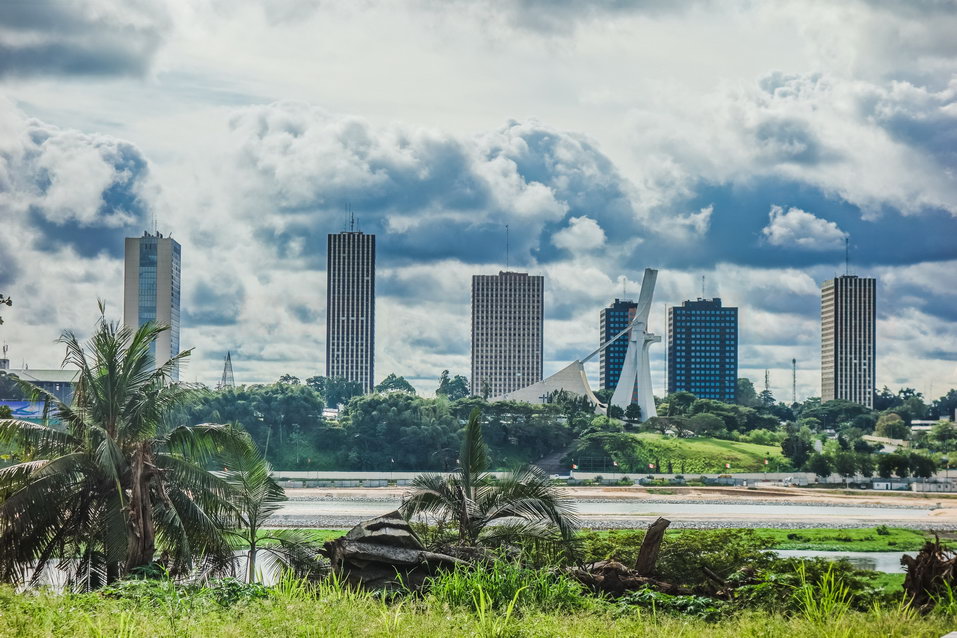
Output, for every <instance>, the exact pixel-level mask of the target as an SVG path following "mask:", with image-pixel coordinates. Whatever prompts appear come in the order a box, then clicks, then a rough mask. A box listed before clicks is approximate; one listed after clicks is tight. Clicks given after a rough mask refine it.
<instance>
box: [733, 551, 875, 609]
mask: <svg viewBox="0 0 957 638" xmlns="http://www.w3.org/2000/svg"><path fill="white" fill-rule="evenodd" d="M876 578H878V574H877V572H872V571H868V570H861V569H857V568H855V567H854V566H853V565H852V564H851V563H850V562H848V561H847V560H843V559H842V560H835V561H832V560H829V559H827V558H811V559H801V558H776V559H773V560H771V561H770V562H769V563H768V564H767V565H766V566H765V567H763V568H761V569H759V570H758V571H757V573H755V574H744V573H739V574H735V575H734V576H732V577H731V578H730V579H729V581H731V582H735V581H737V582H741V580H742V579H747V581H748V584H745V585H743V586H741V587H739V588H738V589H737V590H735V600H736V601H737V602H738V603H740V604H741V605H742V606H745V607H757V608H760V609H763V610H766V611H769V612H782V611H787V612H791V613H802V612H803V613H806V612H807V611H808V610H807V609H806V607H807V603H808V600H807V596H803V597H802V594H808V593H809V592H810V593H813V592H814V591H815V588H818V589H820V588H822V587H825V588H827V589H828V591H829V592H835V591H841V592H846V596H845V595H842V597H841V598H842V600H843V601H845V602H846V603H847V606H848V607H849V608H850V609H856V610H859V611H865V610H868V609H871V608H873V607H874V605H875V604H876V603H879V602H881V601H882V599H883V598H884V593H883V591H882V590H881V589H880V588H879V587H877V586H876V585H875V582H874V581H875V579H876Z"/></svg>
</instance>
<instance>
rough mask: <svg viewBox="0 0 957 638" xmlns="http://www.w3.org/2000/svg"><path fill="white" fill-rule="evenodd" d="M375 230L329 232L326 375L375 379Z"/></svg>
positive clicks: (367, 383) (369, 383)
mask: <svg viewBox="0 0 957 638" xmlns="http://www.w3.org/2000/svg"><path fill="white" fill-rule="evenodd" d="M374 373H375V235H367V234H365V233H363V232H360V231H356V230H350V231H347V232H341V233H336V234H333V235H329V247H328V253H327V262H326V376H327V377H342V378H345V379H349V380H350V381H356V382H358V383H361V384H362V388H363V390H364V391H365V392H370V391H371V390H372V388H373V386H374V385H375V381H374V379H373V375H374Z"/></svg>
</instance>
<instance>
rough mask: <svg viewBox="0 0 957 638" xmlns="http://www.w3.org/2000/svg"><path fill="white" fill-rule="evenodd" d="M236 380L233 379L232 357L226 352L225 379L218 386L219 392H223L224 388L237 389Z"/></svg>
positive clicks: (224, 363)
mask: <svg viewBox="0 0 957 638" xmlns="http://www.w3.org/2000/svg"><path fill="white" fill-rule="evenodd" d="M235 387H236V380H235V379H234V378H233V358H232V357H231V356H230V354H229V351H228V350H227V351H226V360H225V361H224V362H223V378H222V380H221V381H220V382H219V385H218V386H216V389H217V390H222V389H224V388H235Z"/></svg>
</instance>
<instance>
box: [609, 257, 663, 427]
mask: <svg viewBox="0 0 957 638" xmlns="http://www.w3.org/2000/svg"><path fill="white" fill-rule="evenodd" d="M657 279H658V271H657V270H655V269H653V268H645V274H644V277H642V280H641V292H640V293H639V294H638V307H637V308H636V309H635V318H634V320H632V322H631V325H630V326H629V329H630V331H631V332H630V334H629V336H628V350H626V351H625V361H624V363H623V365H622V367H621V376H619V377H618V385H617V386H616V387H615V393H614V394H613V395H612V397H611V405H615V406H618V407H619V408H621V409H623V410H624V409H625V408H627V407H628V406H629V405H631V403H632V401H631V399H632V394H633V392H634V388H635V384H637V385H638V401H637V403H638V407H639V408H641V419H640V420H642V421H644V420H645V419H650V418H651V417H653V416H658V411H657V410H656V409H655V396H654V394H653V393H652V391H651V365H650V360H649V355H648V348H649V347H650V346H651V344H653V343H660V342H661V337H659V336H658V335H655V334H651V333H650V332H648V315H649V313H650V312H651V300H652V297H653V296H654V294H655V281H656V280H657Z"/></svg>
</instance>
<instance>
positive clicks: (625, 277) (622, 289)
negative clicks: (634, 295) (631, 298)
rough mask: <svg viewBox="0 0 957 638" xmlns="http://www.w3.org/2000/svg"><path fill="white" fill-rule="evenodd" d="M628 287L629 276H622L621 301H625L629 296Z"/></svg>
mask: <svg viewBox="0 0 957 638" xmlns="http://www.w3.org/2000/svg"><path fill="white" fill-rule="evenodd" d="M627 285H628V275H622V276H621V299H622V301H624V299H625V298H626V297H627V296H628V295H627V294H625V286H627Z"/></svg>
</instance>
